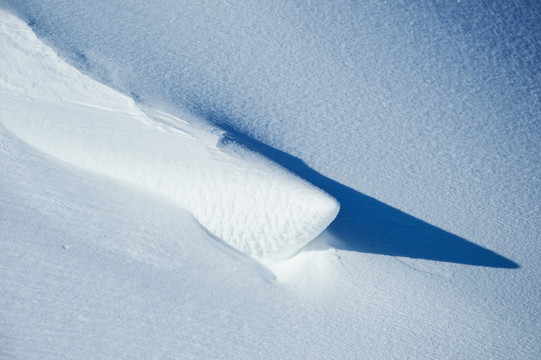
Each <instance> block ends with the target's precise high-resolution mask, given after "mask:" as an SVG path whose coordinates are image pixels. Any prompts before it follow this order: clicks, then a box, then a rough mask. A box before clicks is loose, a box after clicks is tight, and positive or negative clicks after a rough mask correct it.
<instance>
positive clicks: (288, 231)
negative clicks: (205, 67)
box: [0, 13, 339, 260]
mask: <svg viewBox="0 0 541 360" xmlns="http://www.w3.org/2000/svg"><path fill="white" fill-rule="evenodd" d="M2 17H3V22H2V24H1V28H0V29H1V33H0V36H1V40H0V41H1V44H2V45H1V46H2V49H1V52H2V53H3V54H9V56H2V57H1V59H0V67H1V68H2V69H3V72H2V75H1V78H0V82H1V83H0V84H1V86H0V97H1V98H2V101H1V102H0V114H1V118H2V124H3V125H4V126H5V127H6V128H7V129H8V130H9V131H11V132H12V133H14V134H15V135H16V136H18V137H19V138H20V139H22V140H23V141H25V142H27V143H28V144H30V145H32V146H34V147H36V148H37V149H39V150H41V151H43V152H44V153H47V154H49V155H52V156H54V157H56V158H58V159H60V160H63V161H66V162H68V163H70V164H73V165H76V166H78V167H81V168H83V169H87V170H90V171H93V172H96V173H99V174H102V175H106V176H109V177H112V178H114V179H117V180H121V181H125V182H128V183H130V184H133V185H136V186H139V187H141V188H144V189H146V190H148V191H150V192H153V193H157V194H160V195H161V196H164V197H166V198H168V199H170V200H173V201H175V202H176V203H177V204H179V205H180V206H182V207H184V208H186V209H188V210H189V211H190V212H191V213H192V214H193V215H194V217H195V218H196V219H197V220H198V221H199V222H200V223H201V224H202V225H203V226H204V227H205V228H206V229H208V230H209V231H210V232H211V233H212V234H214V235H215V236H217V237H218V238H220V239H222V240H223V241H225V242H226V243H227V244H229V245H231V246H232V247H233V248H235V249H237V250H239V251H241V252H243V253H245V254H248V255H250V256H252V257H255V258H267V259H271V260H272V259H274V260H276V259H283V258H286V257H289V256H291V255H293V254H294V253H295V252H296V251H298V250H299V249H300V248H302V247H303V246H304V245H306V244H307V243H308V242H309V241H311V240H312V239H314V238H315V237H316V236H317V235H318V234H319V233H321V232H322V231H323V230H324V229H325V228H326V227H327V226H328V225H329V223H330V222H331V221H332V220H333V219H334V218H335V217H336V215H337V213H338V209H339V205H338V203H337V202H336V200H334V199H333V198H332V197H330V196H329V195H327V194H326V193H324V192H323V191H321V190H319V189H318V188H316V187H314V186H312V185H311V184H309V183H307V182H305V181H303V180H301V179H299V178H297V177H296V176H294V175H292V174H290V173H288V172H286V171H285V170H282V169H280V168H279V167H278V166H276V165H273V164H270V163H269V162H268V161H264V160H263V159H259V161H258V160H255V161H254V159H256V158H257V157H255V156H247V158H248V157H249V158H250V159H251V161H246V160H245V159H244V158H243V157H242V156H239V155H238V153H237V154H228V153H226V152H224V151H222V150H220V149H219V148H218V147H217V144H218V143H219V141H220V134H219V133H218V132H217V131H214V132H209V131H207V130H204V129H203V128H201V127H199V126H197V125H195V124H190V123H189V122H186V121H183V120H181V119H178V118H175V117H173V116H170V115H167V114H165V113H162V112H158V111H152V112H149V114H145V113H144V112H143V111H142V110H141V109H139V108H138V107H137V106H136V104H135V103H134V101H133V100H132V99H130V98H128V97H127V96H124V95H122V94H120V93H118V92H116V91H114V90H112V89H110V88H108V87H106V86H104V85H101V84H99V83H97V82H96V81H94V80H92V79H90V78H89V77H87V76H85V75H83V74H81V73H80V72H78V71H77V70H75V69H74V68H72V67H71V66H70V65H68V64H66V63H65V62H64V61H62V60H61V59H59V58H58V57H57V56H56V54H55V53H54V52H53V51H52V50H51V49H49V48H48V47H47V46H45V45H44V44H42V43H41V42H40V41H39V40H38V39H37V38H36V36H35V35H34V34H33V32H32V31H31V30H30V29H29V28H28V27H27V26H26V25H25V24H24V23H22V22H21V21H20V20H17V19H16V18H15V17H14V16H10V15H6V14H5V13H2ZM149 111H150V110H149Z"/></svg>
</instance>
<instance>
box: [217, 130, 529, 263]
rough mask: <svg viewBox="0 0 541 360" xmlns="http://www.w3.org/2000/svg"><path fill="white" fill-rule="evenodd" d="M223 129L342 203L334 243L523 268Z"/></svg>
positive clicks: (331, 227)
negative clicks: (336, 239)
mask: <svg viewBox="0 0 541 360" xmlns="http://www.w3.org/2000/svg"><path fill="white" fill-rule="evenodd" d="M222 128H224V130H226V131H227V132H228V134H225V135H224V138H223V142H224V144H227V143H228V142H235V143H237V144H239V145H241V146H244V147H246V148H247V149H249V150H251V151H254V152H257V153H259V154H261V155H263V156H265V157H267V158H269V159H271V160H273V161H274V162H276V163H278V164H280V165H281V166H283V167H285V168H286V169H288V170H289V171H291V172H293V173H295V174H297V175H298V176H300V177H301V178H303V179H305V180H306V181H308V182H310V183H312V184H314V185H315V186H317V187H319V188H321V189H323V190H325V191H326V192H327V193H329V194H330V195H332V196H334V197H335V198H336V199H337V200H338V201H339V202H340V213H339V214H338V216H337V217H336V219H335V220H334V221H333V222H332V224H331V225H329V228H328V230H329V231H330V232H331V233H332V234H334V235H335V237H336V238H338V239H339V241H338V242H336V243H332V244H330V245H331V246H333V247H335V248H339V249H344V250H351V251H358V252H365V253H372V254H382V255H390V256H403V257H409V258H416V259H426V260H435V261H444V262H450V263H458V264H468V265H476V266H487V267H495V268H508V269H516V268H519V265H518V264H517V263H515V262H514V261H512V260H510V259H507V258H505V257H503V256H501V255H498V254H497V253H495V252H493V251H491V250H488V249H485V248H483V247H481V246H479V245H476V244H474V243H472V242H469V241H467V240H466V239H463V238H461V237H459V236H456V235H454V234H451V233H449V232H447V231H445V230H442V229H440V228H438V227H435V226H433V225H430V224H428V223H426V222H424V221H422V220H420V219H417V218H415V217H413V216H411V215H408V214H406V213H404V212H402V211H400V210H398V209H395V208H393V207H391V206H389V205H386V204H384V203H382V202H381V201H378V200H376V199H374V198H371V197H369V196H366V195H364V194H361V193H360V192H358V191H356V190H354V189H352V188H350V187H348V186H345V185H342V184H340V183H338V182H336V181H334V180H332V179H329V178H328V177H325V176H323V175H321V174H320V173H318V172H317V171H315V170H313V169H311V168H310V167H308V166H307V165H306V164H305V163H304V162H303V161H302V160H300V159H299V158H296V157H294V156H292V155H289V154H287V153H285V152H283V151H280V150H277V149H275V148H273V147H271V146H268V145H265V144H264V143H262V142H260V141H257V140H255V139H252V138H250V137H248V136H246V135H243V134H241V133H239V132H237V131H235V130H233V129H232V128H230V127H228V126H224V125H223V122H222Z"/></svg>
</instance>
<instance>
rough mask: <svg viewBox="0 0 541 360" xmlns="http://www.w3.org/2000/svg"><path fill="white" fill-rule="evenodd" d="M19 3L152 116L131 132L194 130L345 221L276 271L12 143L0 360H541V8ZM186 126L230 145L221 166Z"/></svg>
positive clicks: (134, 195) (0, 228) (6, 168)
mask: <svg viewBox="0 0 541 360" xmlns="http://www.w3.org/2000/svg"><path fill="white" fill-rule="evenodd" d="M0 4H1V5H2V6H5V7H6V8H7V9H9V10H10V11H11V12H13V13H15V14H17V15H18V16H19V17H20V18H21V19H22V20H23V21H26V23H27V24H28V25H29V26H30V27H31V28H32V30H33V31H34V32H35V33H36V34H37V36H38V37H39V38H40V39H41V40H43V41H44V42H45V43H46V44H48V45H49V46H51V47H52V48H53V49H54V50H55V51H56V53H57V54H59V55H60V57H62V58H63V59H65V60H66V61H67V62H69V63H71V64H72V65H74V66H75V67H77V68H78V69H79V70H81V71H82V72H83V73H85V74H87V75H89V76H91V77H93V78H94V79H96V80H98V81H100V82H102V83H104V84H105V85H108V86H110V87H112V88H114V89H116V90H120V91H121V92H123V93H124V94H126V95H128V96H129V97H130V98H132V99H134V100H135V101H136V102H137V103H138V104H141V103H142V104H144V107H140V108H139V106H140V105H138V106H137V107H133V102H132V101H131V100H129V99H126V98H124V99H125V100H124V101H126V103H125V105H122V107H121V108H122V109H124V110H125V109H127V108H130V109H137V110H129V111H128V113H130V114H131V115H130V116H128V118H129V121H128V118H125V120H126V121H125V122H122V123H118V124H119V125H118V127H119V128H122V129H121V130H122V132H123V133H125V134H132V133H135V134H136V135H137V134H139V135H140V134H141V131H142V130H143V129H147V128H148V129H149V130H148V131H149V132H152V133H154V132H155V130H156V127H159V128H162V129H164V130H165V133H168V132H170V133H171V134H172V133H176V131H175V130H174V128H175V127H176V128H177V129H180V130H183V131H186V130H189V132H192V134H191V135H192V136H195V137H198V140H197V141H194V146H195V144H196V143H197V144H199V145H197V146H201V147H204V148H209V149H215V150H213V151H216V152H217V153H220V152H225V153H226V155H227V157H233V158H235V159H237V158H239V157H240V159H239V160H238V161H241V162H243V163H244V162H245V163H248V164H250V165H252V164H259V165H254V166H255V167H257V166H263V167H264V168H265V169H267V165H264V164H261V162H262V160H261V158H260V155H263V156H265V157H268V158H270V159H272V160H274V161H276V162H278V163H279V164H280V165H282V166H283V167H285V168H287V169H289V170H290V171H292V172H294V173H296V174H297V175H298V176H300V177H302V178H304V179H305V180H307V181H308V182H311V183H312V184H314V185H316V186H317V187H319V188H321V189H323V190H324V191H326V192H327V193H329V194H330V195H332V196H333V197H334V198H336V199H337V200H338V201H339V202H340V206H341V209H340V213H339V214H338V215H337V217H336V220H335V221H334V222H333V223H331V225H330V226H329V227H328V229H327V230H326V231H324V232H323V233H322V234H321V235H320V236H319V237H318V238H317V239H316V240H315V241H313V242H311V243H310V244H309V245H308V246H306V247H305V248H303V249H302V250H301V251H300V252H299V253H298V254H297V255H296V256H294V257H293V258H291V259H289V260H287V261H279V262H272V263H271V262H269V263H267V262H265V261H263V262H265V265H267V267H268V268H269V269H270V270H272V273H271V272H269V271H268V270H267V269H266V268H264V267H262V266H261V265H260V264H259V263H258V262H255V261H252V260H251V259H250V258H248V257H245V256H241V255H239V254H238V253H236V252H234V251H232V250H231V249H229V248H228V247H226V246H221V242H219V241H213V239H212V236H210V234H209V233H207V232H205V231H203V230H202V228H201V227H200V226H198V224H197V223H196V222H195V221H194V220H193V218H192V217H191V215H190V214H189V213H188V212H185V211H183V210H182V209H180V208H179V207H178V206H176V205H175V202H176V203H177V204H178V202H177V201H174V202H172V201H170V200H171V199H169V200H168V199H166V198H165V197H164V196H155V195H156V192H155V191H154V192H148V191H143V192H141V189H142V187H141V186H139V187H131V186H126V182H125V181H123V180H122V181H118V180H111V177H110V176H109V177H103V176H101V175H99V174H97V173H96V172H94V173H91V172H86V171H83V170H82V169H81V168H80V167H73V166H70V165H68V164H66V163H64V162H59V161H57V160H56V159H55V158H51V157H50V156H47V155H45V154H44V153H43V152H38V151H36V149H35V148H32V147H29V146H28V145H27V143H26V142H24V141H21V140H20V138H19V137H18V136H15V135H14V132H13V131H8V130H6V129H5V128H4V127H2V126H0V144H1V145H0V172H1V173H0V199H1V202H0V273H1V274H2V276H1V277H0V358H9V359H11V358H24V359H27V358H36V359H38V358H39V359H42V358H51V359H53V358H54V359H57V358H228V359H229V358H250V359H252V358H297V359H298V358H309V359H313V358H316V359H317V358H320V359H329V358H337V359H346V358H352V359H353V358H355V359H358V358H361V359H389V358H399V359H404V358H414V359H423V358H424V359H435V358H456V359H472V358H475V359H515V358H520V359H538V358H540V354H541V338H540V335H539V334H541V302H540V301H539V299H541V282H540V281H539V279H541V252H540V249H541V243H540V238H541V237H540V234H541V211H540V207H539V204H540V203H541V157H540V154H541V129H540V124H539V120H540V118H541V106H540V100H539V94H540V83H541V81H540V78H539V74H540V72H539V64H540V61H539V49H540V43H539V41H540V40H539V39H541V28H540V26H539V24H541V12H540V6H539V3H538V2H532V1H526V0H524V1H522V0H519V1H513V2H509V1H503V0H494V1H488V0H487V1H485V0H481V1H475V2H472V1H466V0H461V1H459V2H457V1H452V2H451V1H450V2H442V1H401V2H391V1H379V0H368V1H362V2H336V1H323V0H315V1H297V2H288V3H285V2H275V1H264V0H260V1H219V2H206V3H200V2H194V1H182V0H180V1H170V0H157V1H153V2H145V1H138V0H126V1H122V2H110V1H65V0H49V1H43V2H36V1H27V0H15V1H13V0H3V1H0ZM2 17H3V18H6V19H11V20H10V21H12V18H11V17H9V15H2ZM13 21H14V20H13ZM21 29H23V27H22V25H21ZM21 31H23V30H21ZM24 31H25V32H26V31H27V29H26V30H24ZM24 51H28V52H30V51H32V50H31V49H25V50H24ZM0 56H2V57H4V56H5V54H3V53H2V54H1V55H0ZM8 58H9V56H8ZM6 61H8V60H6ZM8 63H9V61H8ZM13 65H15V64H13ZM20 65H21V66H19V67H17V69H16V71H17V72H19V73H22V72H26V71H28V72H30V71H31V69H28V68H27V67H25V66H23V64H20ZM49 70H54V69H49ZM0 71H2V72H1V74H2V77H4V78H7V77H9V76H11V75H10V73H11V71H10V72H8V71H5V70H4V69H3V68H2V69H0ZM14 76H16V75H14ZM53 78H54V76H53ZM40 79H41V78H36V79H34V81H35V84H36V85H38V84H40V81H41V82H42V83H49V81H53V80H54V81H55V82H54V83H55V84H57V85H58V86H66V87H70V86H73V85H74V84H75V83H74V82H72V83H70V84H64V85H62V81H61V79H57V78H54V79H51V78H50V77H48V78H43V79H41V80H40ZM45 79H47V80H45ZM40 85H43V84H40ZM96 86H98V85H96ZM38 87H39V86H38ZM13 91H14V92H16V91H17V85H16V84H15V85H14V89H13ZM33 91H34V90H33ZM35 91H38V90H35ZM103 91H105V92H107V93H108V94H110V93H112V91H111V90H103ZM53 93H54V92H53ZM94 95H96V94H94ZM63 96H66V94H65V93H64V95H63ZM116 96H119V95H118V94H117V95H116ZM13 98H14V96H13V95H11V94H10V95H9V96H8V97H7V99H13ZM3 99H4V97H2V99H0V101H4V100H3ZM10 101H11V100H10ZM103 101H105V102H106V103H107V101H108V99H107V98H106V99H104V100H103ZM79 102H80V103H81V104H88V100H87V99H84V100H81V101H79ZM0 103H2V102H0ZM3 104H6V102H4V103H3ZM101 104H102V105H103V103H101ZM130 104H131V105H130ZM12 105H13V106H9V107H7V108H6V110H5V111H6V112H7V113H8V114H9V115H10V116H13V117H15V116H19V115H20V114H21V113H22V112H23V109H21V108H19V107H18V106H15V105H14V103H13V104H12ZM42 105H43V106H45V104H41V105H39V106H38V104H36V105H33V104H32V103H30V104H28V105H27V106H28V109H29V111H30V112H33V111H36V110H37V108H38V107H40V108H41V106H42ZM70 106H74V107H78V108H79V110H81V111H82V109H83V108H84V106H82V105H80V104H79V105H74V104H72V105H70ZM66 107H67V104H65V102H64V100H63V99H62V98H56V99H53V100H51V102H50V107H47V108H43V111H42V112H43V113H47V112H48V111H51V109H52V108H54V109H66ZM106 107H107V108H108V109H112V108H111V107H110V106H106ZM140 109H144V112H143V115H144V119H146V120H144V121H138V120H137V119H135V118H134V114H135V113H136V112H137V113H139V112H140ZM24 111H26V110H24ZM54 111H59V110H54ZM86 111H87V115H88V118H89V119H90V118H91V119H90V120H88V121H90V122H92V123H93V124H96V121H97V120H96V119H94V117H93V116H92V115H91V114H90V113H94V114H98V113H99V114H104V113H108V112H107V111H106V110H98V109H95V108H90V109H87V110H86ZM83 113H84V112H83ZM187 113H188V114H193V115H195V116H196V117H202V118H204V119H206V120H207V121H208V122H209V123H213V124H218V125H219V126H222V127H223V128H224V129H225V130H227V131H228V132H229V133H230V134H231V135H226V136H224V137H223V138H222V139H221V140H220V142H219V144H218V146H215V145H216V141H217V139H218V137H217V136H218V135H219V133H220V132H218V133H216V136H215V137H213V136H214V135H201V134H202V133H205V134H208V132H204V131H203V130H205V129H207V130H208V126H206V125H203V124H199V123H198V124H197V125H198V126H195V125H196V124H195V121H194V123H192V124H191V125H187V124H183V123H182V122H181V121H180V120H179V119H185V120H189V121H190V122H191V119H192V118H191V116H192V115H186V114H187ZM18 114H19V115H18ZM166 114H173V115H166ZM46 116H49V115H46ZM100 116H101V115H100ZM104 116H105V115H104ZM141 116H142V115H141ZM55 119H58V121H61V122H66V121H67V120H68V119H65V118H62V117H59V118H56V117H55ZM141 119H143V117H141V118H140V120H141ZM1 120H2V123H4V117H3V116H2V119H1ZM6 121H7V120H6ZM26 121H30V120H28V119H27V120H26ZM69 124H72V125H73V123H72V122H69ZM75 124H77V123H75ZM122 124H124V125H125V126H124V125H122ZM42 125H43V124H42ZM199 125H201V128H202V129H199ZM13 126H16V125H13ZM108 126H109V124H108ZM195 129H199V130H195ZM57 130H59V129H56V130H54V131H55V132H56V131H57ZM25 131H31V130H25ZM69 131H70V133H71V132H72V131H73V132H74V133H75V134H77V133H78V132H80V133H85V132H86V133H92V132H94V131H96V132H97V134H100V131H99V129H92V130H88V131H86V130H84V129H83V128H81V129H77V128H73V129H71V128H70V130H69ZM145 131H146V130H145ZM205 131H206V130H205ZM102 134H103V132H102ZM139 135H137V136H139ZM163 136H164V137H166V135H163ZM170 136H173V135H170ZM174 136H175V138H176V137H178V138H179V140H178V141H181V140H180V137H182V136H181V134H180V133H177V134H176V135H174ZM37 138H38V139H39V138H40V135H37ZM187 138H188V137H186V139H187ZM160 139H162V138H161V137H160ZM183 139H184V138H183ZM205 139H206V140H208V141H209V143H205ZM211 139H212V140H211ZM83 140H84V139H83ZM132 140H133V139H127V140H126V141H128V143H129V142H130V141H132ZM201 141H202V142H201ZM150 142H151V141H150V140H149V143H150ZM176 142H177V141H175V144H176ZM82 143H83V144H84V143H85V141H82ZM114 143H116V141H115V142H111V143H110V144H114ZM143 143H145V144H146V143H147V142H145V141H144V142H143ZM120 144H121V143H120ZM239 144H240V145H239ZM53 145H54V144H53ZM152 145H153V146H154V147H153V151H152V154H153V155H151V154H150V153H148V154H141V152H140V151H139V149H134V147H133V146H127V147H126V149H129V150H130V151H134V155H137V157H141V158H142V159H143V160H145V161H148V163H149V164H151V165H152V166H151V168H153V169H157V171H159V172H160V173H161V172H162V171H161V170H163V169H164V166H165V165H164V164H163V160H164V159H171V160H172V161H177V160H173V159H175V158H176V157H175V156H172V154H171V153H170V152H168V151H164V152H162V151H161V150H166V149H167V147H168V146H173V147H174V148H177V146H178V148H180V147H181V146H180V145H171V144H169V145H168V143H165V144H164V147H163V148H162V147H161V146H158V145H156V144H155V143H153V144H152ZM207 145H208V146H207ZM51 146H52V145H51ZM187 146H189V145H187ZM243 147H244V148H247V149H249V150H252V151H255V152H256V153H259V154H260V155H254V154H253V153H251V152H249V151H247V150H243ZM216 148H217V149H216ZM106 149H111V148H110V147H106ZM160 149H161V150H160ZM183 149H184V147H183V148H182V149H179V151H180V152H182V151H183ZM69 150H70V151H74V152H75V149H74V148H73V149H72V148H71V147H70V148H69ZM85 151H86V150H85ZM65 152H66V151H63V153H65ZM110 155H111V156H116V155H117V154H116V152H115V153H114V154H110ZM152 156H157V158H158V160H159V161H157V162H156V166H157V167H156V168H154V167H153V166H154V163H153V162H152V161H151V160H150V159H151V158H152ZM220 156H222V155H220ZM224 156H225V155H224ZM254 157H255V159H254ZM107 158H109V156H107ZM179 159H180V160H178V161H182V159H185V157H183V156H180V157H179ZM106 160H107V161H114V158H112V159H106ZM232 161H235V162H236V161H237V160H232ZM207 165H209V164H207ZM211 167H213V166H211ZM271 168H272V170H269V171H270V172H271V173H272V174H276V173H277V172H278V170H276V168H275V167H271ZM109 170H110V169H109ZM209 171H214V170H212V169H211V170H209ZM277 176H278V175H277ZM281 183H282V182H281ZM288 183H289V182H288ZM250 185H253V184H250ZM145 188H146V186H145ZM147 189H148V188H147ZM153 189H154V190H156V189H163V188H162V187H161V185H159V184H156V186H155V187H153ZM202 200H204V199H202Z"/></svg>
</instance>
